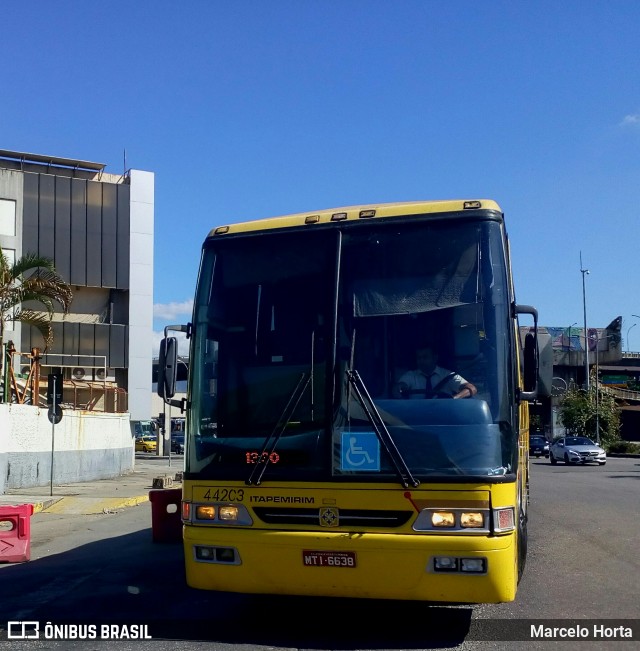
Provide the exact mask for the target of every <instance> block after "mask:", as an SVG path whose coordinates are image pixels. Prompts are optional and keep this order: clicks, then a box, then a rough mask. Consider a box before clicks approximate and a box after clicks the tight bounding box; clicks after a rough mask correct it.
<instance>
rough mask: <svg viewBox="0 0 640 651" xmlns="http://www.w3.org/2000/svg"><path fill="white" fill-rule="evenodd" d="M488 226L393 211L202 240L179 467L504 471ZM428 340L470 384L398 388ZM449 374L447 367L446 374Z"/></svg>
mask: <svg viewBox="0 0 640 651" xmlns="http://www.w3.org/2000/svg"><path fill="white" fill-rule="evenodd" d="M507 283H508V274H507V261H506V259H505V246H504V231H503V226H502V223H501V222H500V221H498V220H492V219H476V220H471V219H469V220H464V219H455V220H451V219H449V220H437V219H432V218H431V219H405V220H388V221H383V220H380V221H377V222H360V223H355V224H353V223H351V224H348V225H347V224H344V225H340V227H336V226H335V225H331V227H330V228H324V229H323V227H317V228H316V227H313V230H312V231H310V230H293V229H292V230H291V231H286V230H277V231H276V230H274V231H268V230H267V231H262V232H260V234H259V235H255V234H251V233H247V234H240V235H234V236H233V237H228V238H226V239H225V237H220V238H209V240H208V241H207V242H206V244H205V247H204V251H203V257H202V263H201V268H200V277H199V281H198V291H197V295H196V306H195V310H194V323H193V342H192V349H191V362H190V364H191V376H190V382H191V385H190V387H189V393H190V396H191V398H190V403H189V419H190V427H189V433H188V436H189V441H188V443H187V448H186V460H185V464H186V465H185V471H186V473H187V475H188V476H189V477H191V478H197V477H202V478H219V479H228V480H245V481H248V482H250V481H251V478H252V477H255V469H256V466H257V465H259V466H261V476H262V477H263V479H264V480H265V481H266V480H269V479H277V480H291V481H327V482H331V481H341V482H344V481H349V480H350V479H353V480H354V481H363V480H364V481H368V482H369V481H370V482H376V481H377V482H390V481H395V480H396V479H397V477H398V463H400V465H402V464H406V468H407V469H408V470H409V472H410V474H411V475H412V476H413V477H415V478H416V479H417V480H418V481H420V482H429V481H439V480H445V481H447V480H450V481H465V480H469V481H472V480H474V479H475V480H476V481H477V479H478V477H479V476H480V477H483V478H485V479H486V480H487V481H500V480H501V479H500V478H502V480H504V477H505V476H511V477H512V476H513V472H514V471H515V465H516V463H517V432H514V431H512V427H511V425H509V423H512V422H513V421H514V418H513V413H512V410H513V404H514V395H513V391H514V388H513V387H514V386H515V381H514V375H515V373H516V369H515V368H514V367H513V364H514V361H513V359H512V357H511V356H510V354H509V352H508V351H509V350H510V346H512V345H513V342H512V341H511V340H510V338H511V337H513V333H512V332H511V331H510V328H509V319H510V314H509V310H510V306H509V304H508V300H507V297H508V295H509V292H508V287H507ZM424 341H428V342H429V345H430V346H431V347H432V348H434V349H435V351H436V354H437V364H438V366H439V367H440V368H441V369H443V371H442V373H445V374H446V373H448V372H449V371H451V372H452V373H455V374H457V376H461V377H462V378H463V379H464V380H466V381H467V382H469V383H472V384H473V386H474V387H475V388H476V389H477V393H475V394H474V395H473V396H472V397H469V398H460V399H455V400H454V399H450V398H451V395H448V396H447V395H443V394H442V392H438V393H437V394H432V395H429V394H428V393H427V392H425V394H424V395H415V392H414V394H413V395H406V394H403V393H402V392H401V391H400V390H399V388H398V387H399V386H400V384H399V382H400V378H402V377H403V374H406V373H407V371H411V370H412V369H415V364H416V350H417V349H418V348H419V347H420V345H421V342H424ZM449 377H451V375H449Z"/></svg>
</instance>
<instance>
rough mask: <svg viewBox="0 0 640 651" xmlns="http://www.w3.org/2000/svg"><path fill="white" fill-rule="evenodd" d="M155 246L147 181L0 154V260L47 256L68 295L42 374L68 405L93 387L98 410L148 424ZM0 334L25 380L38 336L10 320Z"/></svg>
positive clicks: (57, 160)
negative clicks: (50, 376) (54, 380)
mask: <svg viewBox="0 0 640 651" xmlns="http://www.w3.org/2000/svg"><path fill="white" fill-rule="evenodd" d="M153 238H154V175H153V173H151V172H145V171H138V170H128V171H126V172H124V173H123V174H121V175H118V174H109V173H106V172H105V165H103V164H100V163H93V162H89V161H82V160H74V159H68V158H61V157H56V156H43V155H39V154H27V153H23V152H15V151H7V150H0V247H2V251H3V253H4V255H5V257H7V258H8V259H9V262H10V263H12V262H14V261H15V260H17V259H19V258H20V257H21V256H23V255H25V254H27V253H36V254H39V255H41V256H45V257H47V258H51V259H52V260H53V261H54V264H55V267H56V270H57V271H58V272H59V273H60V275H61V276H62V277H63V278H64V279H65V281H66V282H68V283H69V285H70V286H71V289H72V291H73V302H72V305H71V312H70V313H69V314H67V315H66V316H64V317H63V315H62V314H55V315H54V322H53V332H54V342H53V345H52V347H51V348H50V349H49V350H47V351H46V354H45V355H44V356H43V357H42V360H41V363H42V373H43V374H45V373H46V372H47V371H49V372H61V373H62V374H63V377H64V379H65V392H66V395H67V394H68V395H71V396H72V397H71V398H69V397H68V396H67V399H68V400H71V399H73V395H78V396H79V395H84V396H85V397H84V398H82V400H80V399H78V401H77V402H79V403H81V402H82V401H83V400H84V401H86V396H87V395H94V392H93V387H96V391H95V395H99V391H98V389H99V387H100V386H107V387H109V390H110V391H107V392H106V394H105V396H106V395H107V394H108V395H111V399H110V400H106V398H105V396H103V400H102V403H101V405H102V409H103V410H104V411H124V410H128V411H129V412H130V414H131V419H132V420H146V419H149V418H150V417H151V383H150V380H149V378H150V376H151V368H152V353H153V351H152V332H153ZM7 328H8V330H7V331H5V334H4V343H5V344H7V342H8V341H9V340H11V341H13V342H14V346H15V348H16V353H15V356H14V359H13V360H12V361H13V366H14V368H15V370H16V373H18V372H19V371H20V370H21V371H23V372H26V370H27V368H28V364H29V363H30V362H29V354H30V353H31V351H32V349H34V348H37V349H39V350H40V351H42V350H43V349H44V341H43V339H42V336H41V335H40V333H39V332H38V331H37V330H36V329H34V328H31V327H27V326H25V325H22V326H21V325H20V324H19V323H18V322H15V323H14V322H11V321H9V322H8V323H7ZM19 367H20V368H19ZM22 375H24V373H23V374H22ZM89 391H90V392H89ZM74 392H75V394H74ZM109 405H111V406H112V408H110V407H109ZM123 405H125V409H123ZM76 407H78V408H85V409H86V408H89V409H91V408H93V405H91V404H84V405H82V404H77V405H76Z"/></svg>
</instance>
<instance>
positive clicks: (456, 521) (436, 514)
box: [413, 507, 491, 535]
mask: <svg viewBox="0 0 640 651" xmlns="http://www.w3.org/2000/svg"><path fill="white" fill-rule="evenodd" d="M490 524H491V518H490V510H489V509H488V508H486V509H485V508H477V509H473V510H470V509H469V508H466V509H462V508H450V507H449V508H440V509H438V508H426V509H423V510H422V511H420V513H419V514H418V517H417V518H416V521H415V522H414V523H413V530H414V531H421V532H425V533H440V534H451V533H462V534H467V535H480V534H488V533H490V531H489V526H490Z"/></svg>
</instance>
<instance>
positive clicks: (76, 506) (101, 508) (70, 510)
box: [34, 494, 149, 515]
mask: <svg viewBox="0 0 640 651" xmlns="http://www.w3.org/2000/svg"><path fill="white" fill-rule="evenodd" d="M148 501H149V495H148V494H147V495H136V496H134V497H126V498H120V497H76V496H73V497H62V498H60V499H57V500H56V501H55V502H53V503H51V504H49V505H47V506H45V507H44V508H42V509H41V512H43V513H54V514H58V515H61V514H65V515H94V514H108V513H114V512H116V511H119V510H120V509H124V508H128V507H130V506H138V505H139V504H144V503H145V502H148ZM35 512H36V511H35V505H34V513H35Z"/></svg>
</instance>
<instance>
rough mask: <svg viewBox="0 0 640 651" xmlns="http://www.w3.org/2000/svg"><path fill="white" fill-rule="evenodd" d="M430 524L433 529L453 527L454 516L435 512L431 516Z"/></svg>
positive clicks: (445, 512) (448, 513) (454, 522)
mask: <svg viewBox="0 0 640 651" xmlns="http://www.w3.org/2000/svg"><path fill="white" fill-rule="evenodd" d="M431 524H432V525H433V526H434V527H455V526H456V516H455V515H454V514H453V513H452V512H451V511H436V512H435V513H432V514H431Z"/></svg>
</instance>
